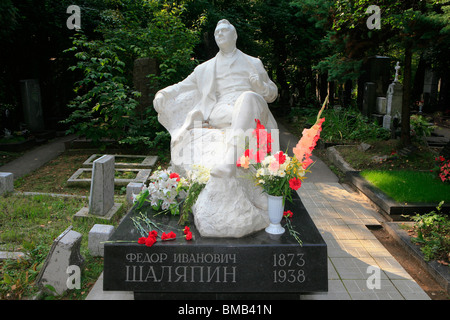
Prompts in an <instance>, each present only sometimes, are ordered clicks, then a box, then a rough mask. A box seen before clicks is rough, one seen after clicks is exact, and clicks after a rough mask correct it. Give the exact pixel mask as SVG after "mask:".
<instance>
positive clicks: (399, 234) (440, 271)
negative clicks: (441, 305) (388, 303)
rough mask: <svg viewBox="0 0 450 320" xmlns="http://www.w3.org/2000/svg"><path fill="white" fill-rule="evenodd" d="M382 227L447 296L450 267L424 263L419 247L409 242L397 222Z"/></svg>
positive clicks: (435, 263) (449, 286)
mask: <svg viewBox="0 0 450 320" xmlns="http://www.w3.org/2000/svg"><path fill="white" fill-rule="evenodd" d="M384 226H385V228H386V230H387V232H388V233H389V234H390V235H391V236H392V237H393V238H394V239H395V240H397V242H398V243H399V244H400V245H401V246H402V247H403V248H404V249H406V251H408V252H409V253H410V254H411V257H413V258H414V260H415V261H416V262H417V263H418V264H419V265H420V266H422V267H423V268H425V269H426V270H427V271H428V272H429V273H430V274H431V275H432V277H433V278H434V279H435V280H436V282H438V283H439V284H440V285H441V286H442V287H444V289H445V290H446V292H447V294H449V295H450V267H449V266H444V265H442V264H440V263H438V262H437V261H425V257H424V254H423V253H422V251H421V250H420V246H418V245H415V244H414V243H412V242H411V237H410V236H409V235H408V233H407V232H406V231H405V230H403V229H401V228H400V226H399V225H398V222H387V223H385V224H384Z"/></svg>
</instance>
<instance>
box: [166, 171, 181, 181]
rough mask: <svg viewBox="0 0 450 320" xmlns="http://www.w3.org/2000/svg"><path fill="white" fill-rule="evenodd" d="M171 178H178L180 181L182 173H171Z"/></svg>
mask: <svg viewBox="0 0 450 320" xmlns="http://www.w3.org/2000/svg"><path fill="white" fill-rule="evenodd" d="M169 179H177V181H180V175H179V174H178V173H175V172H173V173H171V174H170V176H169Z"/></svg>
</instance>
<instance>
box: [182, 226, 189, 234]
mask: <svg viewBox="0 0 450 320" xmlns="http://www.w3.org/2000/svg"><path fill="white" fill-rule="evenodd" d="M190 231H191V229H190V228H189V227H188V226H185V227H184V229H183V232H184V234H187V233H188V232H190Z"/></svg>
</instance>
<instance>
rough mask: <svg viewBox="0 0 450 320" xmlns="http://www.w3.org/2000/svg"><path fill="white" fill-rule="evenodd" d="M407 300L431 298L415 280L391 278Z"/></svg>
mask: <svg viewBox="0 0 450 320" xmlns="http://www.w3.org/2000/svg"><path fill="white" fill-rule="evenodd" d="M391 281H392V283H393V284H394V286H395V287H396V288H397V290H398V291H399V292H400V293H401V294H402V296H403V297H405V299H406V300H431V298H430V297H429V296H428V294H427V293H426V292H425V291H423V289H422V288H421V287H420V286H419V285H418V284H417V282H415V281H414V280H408V279H407V280H391Z"/></svg>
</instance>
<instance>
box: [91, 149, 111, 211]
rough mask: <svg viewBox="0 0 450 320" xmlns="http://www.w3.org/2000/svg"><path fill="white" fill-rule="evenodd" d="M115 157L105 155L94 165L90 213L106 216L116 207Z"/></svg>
mask: <svg viewBox="0 0 450 320" xmlns="http://www.w3.org/2000/svg"><path fill="white" fill-rule="evenodd" d="M114 173H115V167H114V156H110V155H104V156H102V157H100V158H98V159H97V160H95V161H94V163H93V165H92V182H91V194H90V196H89V213H90V214H92V215H96V216H104V215H106V213H107V212H108V211H109V210H111V208H112V207H113V205H114Z"/></svg>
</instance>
